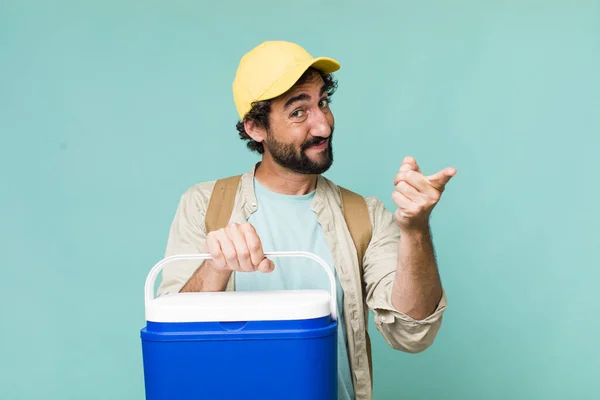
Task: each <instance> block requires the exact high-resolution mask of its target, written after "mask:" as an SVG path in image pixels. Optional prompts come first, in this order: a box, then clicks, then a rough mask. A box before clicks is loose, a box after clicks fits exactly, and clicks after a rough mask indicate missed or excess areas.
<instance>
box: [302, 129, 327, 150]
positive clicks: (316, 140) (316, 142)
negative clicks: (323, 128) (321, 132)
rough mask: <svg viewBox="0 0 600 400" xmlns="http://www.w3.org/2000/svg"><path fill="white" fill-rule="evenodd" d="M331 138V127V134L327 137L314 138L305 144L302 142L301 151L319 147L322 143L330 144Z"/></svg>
mask: <svg viewBox="0 0 600 400" xmlns="http://www.w3.org/2000/svg"><path fill="white" fill-rule="evenodd" d="M332 137H333V127H332V128H331V134H330V135H329V137H326V138H324V137H314V138H312V139H310V140H307V141H306V142H304V144H303V145H302V150H306V149H308V148H309V147H312V146H315V145H319V144H321V143H323V142H327V141H329V142H331V138H332Z"/></svg>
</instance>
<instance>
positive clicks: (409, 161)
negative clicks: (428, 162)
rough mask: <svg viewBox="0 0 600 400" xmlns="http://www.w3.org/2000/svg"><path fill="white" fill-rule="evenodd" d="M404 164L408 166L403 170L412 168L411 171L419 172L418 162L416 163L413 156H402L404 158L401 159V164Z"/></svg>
mask: <svg viewBox="0 0 600 400" xmlns="http://www.w3.org/2000/svg"><path fill="white" fill-rule="evenodd" d="M404 165H408V167H407V169H405V171H407V170H411V169H412V170H413V171H417V172H421V169H420V168H419V164H417V160H415V159H414V157H411V156H406V157H404V160H402V166H404ZM400 171H402V167H400Z"/></svg>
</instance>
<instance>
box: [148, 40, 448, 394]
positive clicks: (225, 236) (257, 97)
mask: <svg viewBox="0 0 600 400" xmlns="http://www.w3.org/2000/svg"><path fill="white" fill-rule="evenodd" d="M339 68H340V65H339V63H338V62H337V61H335V60H333V59H330V58H325V57H321V58H313V57H312V56H311V55H310V54H309V53H308V52H306V50H304V49H303V48H301V47H300V46H298V45H296V44H294V43H289V42H282V41H273V42H264V43H262V44H260V45H259V46H257V47H255V48H254V49H252V50H251V51H250V52H249V53H247V54H246V55H244V56H243V57H242V59H241V61H240V64H239V66H238V69H237V72H236V76H235V79H234V83H233V94H234V100H235V104H236V107H237V110H238V114H239V116H240V121H239V123H238V124H237V129H238V132H239V134H240V136H241V138H242V139H243V140H247V141H248V144H247V145H248V148H250V149H251V150H254V151H257V152H258V153H259V154H261V157H262V160H261V161H260V162H259V163H258V164H257V165H255V166H254V167H253V168H252V169H251V170H250V171H248V172H246V173H245V174H244V175H243V176H242V177H241V181H240V183H239V186H238V189H237V192H236V195H235V202H234V205H233V210H232V215H231V219H230V220H229V224H228V225H227V226H226V227H224V228H221V229H218V230H213V231H211V232H209V233H208V234H207V233H206V225H207V224H206V221H205V220H204V216H205V214H206V210H207V207H208V204H209V201H210V199H211V194H212V190H213V188H214V185H215V182H214V181H211V182H204V183H200V184H197V185H195V186H192V187H191V188H190V189H189V190H187V191H186V192H185V193H184V194H183V196H182V198H181V202H180V205H179V208H178V210H177V213H176V216H175V218H174V221H173V224H172V227H171V231H170V235H169V240H168V245H167V251H166V255H167V256H170V255H174V254H181V253H198V252H206V253H210V254H211V256H212V259H211V260H209V261H206V262H204V263H202V264H201V265H200V266H198V265H197V264H194V263H186V264H183V263H182V264H179V265H176V266H172V267H167V268H166V269H165V270H164V272H163V281H162V284H161V286H160V289H159V295H164V294H168V293H177V292H192V291H223V290H228V289H232V288H233V289H235V290H265V289H307V288H327V277H326V275H325V274H323V273H322V271H321V272H319V269H318V265H314V264H315V263H314V262H311V261H303V260H292V259H290V260H289V261H287V259H286V260H282V261H277V266H276V265H275V264H274V262H273V261H272V260H269V259H268V258H266V257H265V256H264V252H266V251H286V250H299V251H309V252H312V253H315V254H317V255H319V256H320V257H321V258H323V259H324V260H325V261H327V262H328V264H329V265H331V266H333V268H334V271H335V273H336V279H337V284H338V291H339V296H338V299H337V300H338V308H339V310H340V312H339V336H338V346H339V348H338V356H339V360H338V364H339V366H338V368H339V374H338V392H339V398H340V399H371V398H372V376H371V369H370V344H369V338H368V334H367V328H368V324H367V321H368V320H367V316H368V310H369V309H370V310H372V311H373V313H374V315H375V323H376V327H377V329H378V330H379V332H381V334H382V335H383V337H384V338H385V340H386V341H387V343H389V345H390V346H391V347H393V348H394V349H399V350H403V351H406V352H411V353H415V352H420V351H423V350H425V349H426V348H427V347H429V346H430V345H431V344H432V342H433V340H434V338H435V336H436V335H437V332H438V330H439V328H440V324H441V320H442V313H443V312H444V310H445V308H446V299H445V295H444V291H443V289H442V286H441V283H440V278H439V275H438V271H437V266H436V261H435V257H434V252H433V245H432V242H431V236H430V230H429V215H430V213H431V211H432V209H433V207H434V206H435V205H436V203H437V202H438V201H439V199H440V196H441V194H442V191H443V190H444V187H445V185H446V183H447V182H448V181H449V180H450V178H451V177H452V176H453V175H454V174H455V172H456V171H455V169H454V168H446V169H443V170H442V171H440V172H438V173H436V174H434V175H431V176H424V175H423V174H422V172H421V170H420V169H419V166H418V165H417V163H416V161H415V160H414V159H413V158H411V157H406V158H404V160H403V162H402V165H401V167H400V168H399V171H397V172H396V173H395V176H394V174H393V173H392V174H391V179H390V183H392V182H393V185H394V191H393V193H392V198H393V200H394V202H395V204H396V205H397V209H396V210H395V213H393V214H392V213H391V212H390V211H388V210H386V209H385V208H384V206H383V203H382V202H381V201H379V200H378V199H375V198H366V199H365V201H366V205H367V209H368V216H369V219H370V222H371V230H372V233H371V240H370V242H369V245H368V247H367V249H366V251H365V253H364V257H363V259H362V267H361V266H360V265H359V260H358V257H357V252H356V249H355V247H354V244H353V240H352V237H351V236H350V234H349V230H348V227H347V225H346V222H345V219H344V216H343V212H342V208H341V200H340V189H339V188H338V187H337V186H336V185H335V184H334V183H333V182H331V181H330V180H328V179H327V178H325V177H323V176H322V174H323V173H324V172H325V171H327V170H328V169H329V167H330V166H331V164H332V162H333V151H332V137H333V136H332V135H333V130H334V117H333V113H332V110H331V108H330V106H329V105H330V101H331V96H332V95H333V93H334V92H335V89H336V85H337V84H336V81H335V80H334V78H333V77H332V75H331V74H332V73H333V72H335V71H337V70H338V69H339ZM286 263H289V264H286ZM233 282H235V283H234V284H232V283H233Z"/></svg>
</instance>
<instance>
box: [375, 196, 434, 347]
mask: <svg viewBox="0 0 600 400" xmlns="http://www.w3.org/2000/svg"><path fill="white" fill-rule="evenodd" d="M366 200H367V204H368V206H369V210H370V213H371V223H372V226H373V235H372V239H371V243H370V244H369V247H368V248H367V250H366V252H365V257H364V260H363V265H364V277H363V279H364V281H365V285H366V302H367V306H368V307H369V309H371V311H373V314H374V316H375V326H376V328H377V330H378V331H379V332H380V333H381V334H382V335H383V337H384V338H385V340H386V342H387V343H388V344H389V345H390V346H391V347H392V348H394V349H397V350H402V351H406V352H409V353H418V352H421V351H424V350H425V349H427V348H428V347H429V346H431V344H432V343H433V341H434V339H435V337H436V336H437V333H438V331H439V329H440V326H441V323H442V314H443V313H444V311H445V310H446V294H445V292H443V293H442V298H441V300H440V302H439V303H438V305H437V308H436V310H435V311H434V312H433V313H432V314H431V315H429V316H428V317H426V318H425V319H422V320H416V319H414V318H411V317H410V316H408V315H406V314H404V313H401V312H399V311H397V310H396V309H395V308H394V306H393V305H392V301H391V295H392V285H393V283H394V277H395V272H396V263H397V255H398V243H399V240H400V229H399V227H398V225H397V224H396V222H395V221H394V217H393V214H392V213H391V212H390V211H389V210H387V209H386V208H385V207H384V205H383V203H382V202H381V201H379V200H377V199H375V198H372V197H369V198H367V199H366Z"/></svg>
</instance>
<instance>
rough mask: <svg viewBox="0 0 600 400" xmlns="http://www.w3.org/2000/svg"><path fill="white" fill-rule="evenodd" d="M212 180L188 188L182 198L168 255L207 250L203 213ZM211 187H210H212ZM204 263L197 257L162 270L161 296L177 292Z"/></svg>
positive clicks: (173, 222)
mask: <svg viewBox="0 0 600 400" xmlns="http://www.w3.org/2000/svg"><path fill="white" fill-rule="evenodd" d="M210 185H211V183H203V184H199V185H196V186H193V187H191V188H189V189H188V190H187V191H186V192H185V193H184V194H183V195H182V196H181V199H180V201H179V205H178V207H177V210H176V212H175V217H174V218H173V221H172V223H171V229H170V231H169V237H168V240H167V248H166V251H165V257H169V256H172V255H176V254H197V253H202V252H203V251H204V245H205V243H206V228H205V225H204V216H205V213H206V206H207V203H208V199H207V193H210V189H211V188H212V186H210ZM209 186H210V187H209ZM201 263H202V262H201V261H196V260H190V261H173V262H171V263H169V264H167V265H166V266H165V267H164V269H163V271H162V281H161V284H160V286H159V287H158V290H157V294H158V296H162V295H166V294H170V293H178V292H179V291H180V290H181V288H182V287H183V285H185V283H186V282H187V281H188V279H190V277H191V276H192V275H193V273H194V271H196V269H198V267H199V266H200V264H201Z"/></svg>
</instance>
